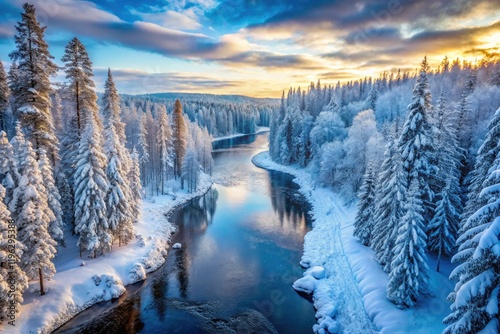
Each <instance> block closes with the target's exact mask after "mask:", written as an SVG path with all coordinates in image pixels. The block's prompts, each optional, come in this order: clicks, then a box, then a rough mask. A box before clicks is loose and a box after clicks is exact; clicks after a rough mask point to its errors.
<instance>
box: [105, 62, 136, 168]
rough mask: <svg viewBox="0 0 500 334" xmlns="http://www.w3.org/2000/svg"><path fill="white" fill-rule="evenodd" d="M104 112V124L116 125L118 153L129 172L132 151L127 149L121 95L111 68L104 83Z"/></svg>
mask: <svg viewBox="0 0 500 334" xmlns="http://www.w3.org/2000/svg"><path fill="white" fill-rule="evenodd" d="M102 114H103V116H104V126H105V127H106V126H108V125H109V124H108V123H110V122H111V123H112V124H113V126H114V127H115V133H116V136H117V139H118V140H117V143H116V145H117V149H118V151H117V153H118V157H119V159H120V160H121V163H122V166H123V169H124V170H125V173H128V171H129V169H130V165H131V163H132V162H131V161H130V153H129V151H128V150H127V149H126V147H125V144H126V143H127V137H126V136H125V123H123V122H122V115H121V107H120V96H119V95H118V91H117V90H116V86H115V82H114V81H113V76H112V74H111V69H108V78H107V79H106V82H105V83H104V94H103V95H102Z"/></svg>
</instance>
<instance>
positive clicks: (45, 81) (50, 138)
mask: <svg viewBox="0 0 500 334" xmlns="http://www.w3.org/2000/svg"><path fill="white" fill-rule="evenodd" d="M23 9H24V13H21V21H20V22H18V23H17V25H16V31H17V33H16V35H15V42H16V50H15V51H13V52H11V53H10V55H9V56H10V58H11V59H12V61H15V62H16V63H17V66H18V78H17V80H16V81H15V82H14V83H13V85H12V86H11V91H12V95H13V99H14V100H15V103H14V106H16V109H15V110H13V112H14V113H15V115H16V117H17V120H18V121H19V122H21V125H22V127H23V129H24V130H25V131H26V134H27V139H28V140H30V141H31V142H32V143H33V145H34V148H35V150H36V151H38V150H39V149H41V148H43V149H45V150H46V152H47V155H48V156H49V157H50V160H51V162H52V164H55V161H56V160H57V159H58V141H57V137H56V136H55V133H54V124H53V122H52V115H51V113H50V107H51V100H50V93H51V92H52V89H51V87H50V79H49V78H50V76H53V75H55V74H56V72H57V66H56V64H54V63H53V62H52V60H51V59H53V57H52V56H51V55H50V53H49V49H48V45H47V43H46V42H45V39H44V35H45V28H46V27H42V26H41V25H40V22H38V20H37V18H36V13H35V6H33V5H31V4H28V3H25V4H24V5H23Z"/></svg>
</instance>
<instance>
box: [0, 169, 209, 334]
mask: <svg viewBox="0 0 500 334" xmlns="http://www.w3.org/2000/svg"><path fill="white" fill-rule="evenodd" d="M211 186H212V181H211V179H210V177H209V176H208V175H206V174H201V175H200V185H199V187H198V190H197V191H196V192H194V193H191V194H189V193H187V192H186V191H181V190H179V191H177V189H171V191H175V194H176V196H175V199H174V198H173V196H170V195H163V196H156V197H153V198H151V199H145V200H143V204H142V215H141V220H140V222H138V223H137V224H136V225H135V230H136V239H135V240H133V241H132V242H130V243H129V244H128V245H126V246H122V247H118V244H117V243H115V245H114V246H113V247H114V248H113V250H112V251H111V252H109V253H106V254H105V255H104V256H102V255H101V256H99V257H98V258H96V259H92V258H84V259H81V258H80V256H79V250H78V248H77V247H76V240H77V238H76V237H74V236H71V235H69V236H68V239H67V240H66V243H67V245H68V246H67V247H66V248H64V247H60V248H59V252H58V255H57V257H56V258H55V259H54V263H55V265H56V269H57V273H56V275H55V276H54V278H53V279H52V280H50V281H47V280H46V281H45V289H46V292H47V293H46V295H44V296H40V295H39V290H38V289H39V287H38V281H32V282H30V287H29V290H28V291H27V292H26V293H25V296H24V303H23V306H22V309H21V313H20V314H18V315H17V318H16V326H15V327H13V326H10V325H8V324H7V323H6V322H4V323H3V324H2V325H0V332H2V333H23V334H25V333H50V332H51V331H52V330H54V329H55V328H57V327H59V326H60V325H62V324H63V323H65V322H66V321H68V320H69V319H70V318H72V317H73V316H75V315H76V314H77V313H79V312H81V311H83V310H84V309H86V308H88V307H90V306H92V305H93V304H96V303H98V302H101V301H105V300H110V299H112V298H117V297H118V296H120V295H121V294H122V293H124V292H125V286H126V285H128V284H133V283H136V282H138V281H140V280H144V279H145V278H146V273H149V272H152V271H154V270H156V269H158V268H159V267H160V266H161V265H162V264H163V263H164V262H165V256H166V255H167V250H168V248H169V246H168V242H169V240H170V237H171V235H172V233H173V232H174V231H175V227H174V226H173V225H172V224H171V223H170V222H169V221H168V220H167V218H166V216H165V214H166V213H168V212H169V211H171V210H173V209H174V208H176V207H177V206H179V205H182V204H184V203H185V202H187V201H188V200H190V199H192V198H194V197H197V196H200V195H203V194H204V193H205V192H207V191H208V189H210V187H211Z"/></svg>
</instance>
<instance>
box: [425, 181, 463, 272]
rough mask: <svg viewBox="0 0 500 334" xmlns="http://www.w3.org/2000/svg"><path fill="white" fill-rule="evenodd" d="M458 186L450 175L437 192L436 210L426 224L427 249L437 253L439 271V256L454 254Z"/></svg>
mask: <svg viewBox="0 0 500 334" xmlns="http://www.w3.org/2000/svg"><path fill="white" fill-rule="evenodd" d="M459 194H460V186H459V184H458V179H457V178H456V177H452V176H451V177H450V178H449V179H448V182H447V184H446V186H445V187H444V188H443V189H442V190H441V192H440V193H439V194H438V198H439V200H438V202H437V204H436V210H435V211H436V212H435V214H434V217H433V218H432V220H431V221H430V222H429V226H428V230H429V231H428V234H429V241H428V248H429V251H431V252H435V253H437V254H438V261H437V267H436V270H437V271H439V265H440V263H441V257H442V256H447V257H451V256H452V255H453V254H455V243H456V239H457V234H458V226H459V223H460V211H461V205H462V204H461V201H460V196H459Z"/></svg>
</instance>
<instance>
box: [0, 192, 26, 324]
mask: <svg viewBox="0 0 500 334" xmlns="http://www.w3.org/2000/svg"><path fill="white" fill-rule="evenodd" d="M4 196H5V188H4V187H3V186H2V185H0V322H2V321H3V320H5V319H7V315H8V314H9V311H10V310H13V311H14V312H15V313H18V312H19V309H20V308H21V304H22V302H23V293H24V291H25V290H26V289H27V288H28V277H26V274H25V273H24V271H22V270H21V268H20V266H19V265H20V262H21V256H22V254H23V249H24V246H23V245H22V244H21V243H20V242H19V241H18V240H17V229H16V225H15V224H13V223H12V221H11V217H10V212H9V210H7V207H6V206H5V204H4V199H5V197H4Z"/></svg>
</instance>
